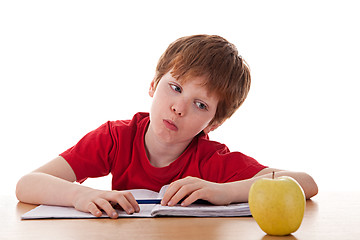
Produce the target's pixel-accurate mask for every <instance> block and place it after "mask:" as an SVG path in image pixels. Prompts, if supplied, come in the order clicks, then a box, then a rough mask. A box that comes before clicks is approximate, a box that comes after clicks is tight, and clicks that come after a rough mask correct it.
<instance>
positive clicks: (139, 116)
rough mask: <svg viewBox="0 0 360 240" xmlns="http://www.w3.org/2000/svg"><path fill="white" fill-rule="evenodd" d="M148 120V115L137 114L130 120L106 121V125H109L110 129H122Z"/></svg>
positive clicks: (144, 113)
mask: <svg viewBox="0 0 360 240" xmlns="http://www.w3.org/2000/svg"><path fill="white" fill-rule="evenodd" d="M148 119H149V113H147V112H138V113H136V114H135V115H134V116H133V118H132V119H126V120H116V121H108V124H110V125H111V127H115V128H116V127H122V126H129V127H130V126H137V125H139V124H141V123H142V122H144V121H145V122H147V120H148Z"/></svg>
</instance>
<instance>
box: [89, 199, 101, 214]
mask: <svg viewBox="0 0 360 240" xmlns="http://www.w3.org/2000/svg"><path fill="white" fill-rule="evenodd" d="M87 210H88V211H89V212H90V213H91V214H92V215H94V216H95V217H101V215H102V213H101V211H100V209H99V208H98V207H97V206H96V204H95V203H93V202H92V203H90V204H89V206H88V209H87Z"/></svg>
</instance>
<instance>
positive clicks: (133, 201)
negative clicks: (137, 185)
mask: <svg viewBox="0 0 360 240" xmlns="http://www.w3.org/2000/svg"><path fill="white" fill-rule="evenodd" d="M124 197H125V198H126V199H127V200H128V202H129V203H130V204H131V206H132V207H133V208H134V209H135V212H140V207H139V204H138V202H137V201H136V199H135V197H134V196H133V195H132V194H131V193H130V192H127V193H126V194H124Z"/></svg>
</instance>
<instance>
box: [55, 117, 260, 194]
mask: <svg viewBox="0 0 360 240" xmlns="http://www.w3.org/2000/svg"><path fill="white" fill-rule="evenodd" d="M148 123H149V114H148V113H137V114H135V115H134V117H133V119H132V120H126V121H109V122H107V123H105V124H103V125H101V126H100V127H99V128H97V129H96V130H94V131H92V132H90V133H88V134H87V135H85V136H84V137H83V138H82V139H81V140H80V141H79V142H78V143H77V144H76V145H75V146H73V147H71V148H70V149H68V150H67V151H65V152H63V153H62V154H60V155H61V156H62V157H63V158H65V159H66V161H67V162H68V163H69V164H70V166H71V167H72V169H73V171H74V172H75V175H76V178H77V181H78V182H83V181H84V180H85V179H86V178H88V177H101V176H105V175H108V174H109V173H111V174H112V189H113V190H126V189H137V188H143V189H150V190H154V191H159V190H160V188H161V187H162V186H164V185H166V184H169V183H171V182H173V181H175V180H178V179H181V178H184V177H186V176H193V177H198V178H201V179H204V180H208V181H211V182H218V183H224V182H232V181H238V180H243V179H248V178H251V177H253V176H254V175H255V174H256V173H258V172H259V171H260V170H262V169H264V168H265V166H263V165H261V164H259V163H258V162H257V161H256V160H255V159H253V158H251V157H248V156H246V155H244V154H242V153H240V152H230V151H229V149H228V148H227V147H226V146H225V145H224V144H220V143H218V142H214V141H210V140H209V139H208V136H207V135H205V134H199V136H196V137H195V138H194V139H193V140H192V142H191V143H190V145H189V146H188V147H187V149H186V150H185V151H184V152H183V153H182V154H181V156H180V157H179V158H178V159H176V160H175V161H174V162H172V163H171V164H170V165H168V166H166V167H162V168H156V167H154V166H152V165H151V164H150V162H149V160H148V158H147V155H146V152H145V145H144V136H145V131H146V127H147V125H148Z"/></svg>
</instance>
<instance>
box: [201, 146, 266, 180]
mask: <svg viewBox="0 0 360 240" xmlns="http://www.w3.org/2000/svg"><path fill="white" fill-rule="evenodd" d="M264 168H266V166H264V165H262V164H260V163H259V162H258V161H256V160H255V159H254V158H252V157H249V156H247V155H245V154H243V153H241V152H230V151H229V149H228V148H227V147H226V146H225V145H222V144H221V145H218V146H217V150H216V151H214V152H213V153H212V154H211V156H208V159H207V161H205V162H204V165H203V173H204V178H207V179H208V180H209V181H214V182H219V183H225V182H234V181H240V180H245V179H249V178H252V177H253V176H254V175H256V174H257V173H258V172H259V171H261V170H262V169H264Z"/></svg>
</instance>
